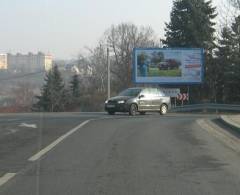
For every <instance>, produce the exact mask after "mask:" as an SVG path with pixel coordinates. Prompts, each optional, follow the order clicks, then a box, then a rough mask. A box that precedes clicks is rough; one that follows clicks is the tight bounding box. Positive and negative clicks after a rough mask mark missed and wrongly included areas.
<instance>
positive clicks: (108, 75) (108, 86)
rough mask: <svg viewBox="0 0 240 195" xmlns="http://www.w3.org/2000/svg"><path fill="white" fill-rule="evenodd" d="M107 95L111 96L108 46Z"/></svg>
mask: <svg viewBox="0 0 240 195" xmlns="http://www.w3.org/2000/svg"><path fill="white" fill-rule="evenodd" d="M107 78H108V80H107V97H108V99H109V98H110V97H111V91H110V90H111V85H110V79H111V73H110V56H109V47H107Z"/></svg>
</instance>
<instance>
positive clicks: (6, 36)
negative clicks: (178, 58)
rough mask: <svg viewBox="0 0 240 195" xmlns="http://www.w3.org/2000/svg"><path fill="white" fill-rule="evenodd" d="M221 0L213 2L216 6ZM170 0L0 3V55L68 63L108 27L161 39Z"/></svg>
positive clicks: (6, 0)
mask: <svg viewBox="0 0 240 195" xmlns="http://www.w3.org/2000/svg"><path fill="white" fill-rule="evenodd" d="M221 1H223V0H213V2H214V4H215V5H217V4H219V3H220V2H221ZM172 2H173V1H172V0H118V1H117V0H1V1H0V24H1V28H0V29H1V30H0V53H5V52H11V53H16V52H21V53H27V52H29V51H31V52H37V51H43V52H46V53H47V52H50V53H51V54H53V55H54V57H55V58H60V59H69V58H74V57H76V56H77V54H78V53H79V52H82V51H84V47H85V46H88V47H94V45H96V43H97V41H98V40H99V39H100V38H101V36H102V34H103V33H104V31H105V30H106V29H107V28H109V27H110V26H111V25H112V24H119V23H121V22H132V23H134V24H136V25H150V26H151V27H152V28H153V29H154V30H155V33H156V34H157V35H159V37H160V36H163V35H164V27H165V25H164V23H165V22H169V15H170V11H171V7H172Z"/></svg>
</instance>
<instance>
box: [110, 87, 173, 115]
mask: <svg viewBox="0 0 240 195" xmlns="http://www.w3.org/2000/svg"><path fill="white" fill-rule="evenodd" d="M170 107H171V99H170V97H167V96H165V94H164V93H163V92H162V91H161V90H160V89H158V88H129V89H126V90H124V91H123V92H121V93H120V94H119V95H118V96H116V97H112V98H110V99H109V100H107V101H106V102H105V110H106V111H107V112H108V113H109V114H110V115H113V114H115V112H128V113H129V115H136V113H137V112H139V113H140V114H141V115H144V114H145V113H146V112H148V111H150V112H152V111H154V112H159V113H160V114H162V115H164V114H166V113H167V111H168V109H170Z"/></svg>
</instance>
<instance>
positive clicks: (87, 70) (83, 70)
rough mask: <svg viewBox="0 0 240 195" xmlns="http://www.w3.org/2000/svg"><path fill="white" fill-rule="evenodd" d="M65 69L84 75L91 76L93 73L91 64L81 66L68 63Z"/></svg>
mask: <svg viewBox="0 0 240 195" xmlns="http://www.w3.org/2000/svg"><path fill="white" fill-rule="evenodd" d="M65 70H67V71H70V72H72V73H74V74H77V75H79V76H82V77H89V76H92V75H93V68H92V67H91V66H89V65H86V66H82V65H81V66H79V65H75V64H67V65H66V66H65Z"/></svg>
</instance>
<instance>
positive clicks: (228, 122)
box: [220, 115, 240, 132]
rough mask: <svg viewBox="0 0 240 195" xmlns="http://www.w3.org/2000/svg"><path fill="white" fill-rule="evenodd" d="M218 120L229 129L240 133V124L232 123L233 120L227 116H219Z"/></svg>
mask: <svg viewBox="0 0 240 195" xmlns="http://www.w3.org/2000/svg"><path fill="white" fill-rule="evenodd" d="M220 120H221V121H222V122H223V123H224V124H225V125H227V126H229V127H230V128H233V129H236V130H237V131H239V132H240V124H238V123H236V122H234V121H233V120H231V118H230V117H229V116H226V115H225V116H220Z"/></svg>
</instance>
